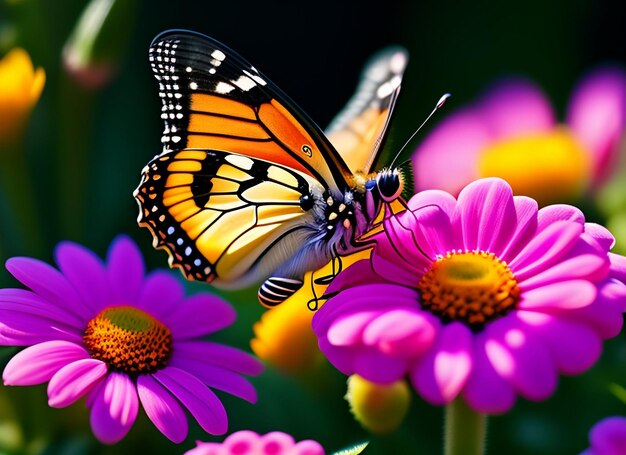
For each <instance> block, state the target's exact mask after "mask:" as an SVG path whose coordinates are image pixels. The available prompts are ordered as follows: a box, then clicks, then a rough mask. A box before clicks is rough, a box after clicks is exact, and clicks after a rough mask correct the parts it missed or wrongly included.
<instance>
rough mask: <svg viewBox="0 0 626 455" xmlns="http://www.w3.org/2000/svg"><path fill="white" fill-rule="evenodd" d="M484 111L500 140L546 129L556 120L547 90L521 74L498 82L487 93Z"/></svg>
mask: <svg viewBox="0 0 626 455" xmlns="http://www.w3.org/2000/svg"><path fill="white" fill-rule="evenodd" d="M480 113H481V114H482V115H483V116H484V119H485V120H484V121H485V124H486V125H488V127H489V130H490V134H491V135H492V137H494V138H495V139H496V140H499V139H509V138H511V137H516V136H522V135H525V134H536V133H542V132H545V131H548V130H550V129H552V127H553V126H554V124H555V119H554V113H553V112H552V107H551V106H550V103H549V102H548V100H547V99H546V97H545V95H544V94H543V92H542V91H541V90H539V88H537V87H536V86H535V85H534V84H533V83H531V82H530V81H527V80H524V79H521V78H515V79H513V78H512V79H509V80H505V81H501V82H500V83H498V84H495V85H494V86H493V88H491V89H490V90H489V92H488V93H487V94H486V95H485V96H484V98H483V101H482V102H481V106H480Z"/></svg>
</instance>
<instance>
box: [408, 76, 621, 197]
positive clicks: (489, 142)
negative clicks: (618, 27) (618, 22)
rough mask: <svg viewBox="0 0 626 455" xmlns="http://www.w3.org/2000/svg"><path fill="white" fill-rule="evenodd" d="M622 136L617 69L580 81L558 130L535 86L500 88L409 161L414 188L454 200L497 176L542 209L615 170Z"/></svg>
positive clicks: (517, 82) (437, 132)
mask: <svg viewBox="0 0 626 455" xmlns="http://www.w3.org/2000/svg"><path fill="white" fill-rule="evenodd" d="M625 130H626V73H625V72H624V71H623V70H622V69H620V68H604V69H600V70H596V71H595V72H593V73H590V74H589V75H587V76H586V77H585V78H584V79H583V80H582V82H581V83H580V84H579V85H578V86H577V87H576V89H575V90H574V93H573V95H572V97H571V100H570V103H569V107H568V111H567V117H566V122H565V124H561V125H560V124H557V121H556V117H555V114H554V112H553V110H552V107H551V106H550V103H549V101H548V100H547V99H546V97H545V96H544V94H543V93H542V92H541V90H540V89H538V88H537V87H536V86H535V85H534V84H532V83H531V82H529V81H526V80H523V79H512V80H508V81H503V82H501V83H500V84H497V85H495V86H494V87H492V88H491V90H489V91H488V92H487V93H486V94H485V95H484V96H483V97H482V98H481V99H480V100H479V101H478V102H477V103H476V104H474V105H473V106H469V107H466V108H463V109H461V110H460V111H458V112H456V113H454V114H452V115H450V116H448V117H447V118H446V119H445V120H444V121H443V122H441V124H440V125H439V126H437V127H436V128H435V129H434V130H433V131H432V132H431V133H430V134H429V136H428V137H427V138H426V140H424V141H423V142H422V144H421V145H420V146H419V147H418V149H417V150H416V151H415V153H414V155H413V164H414V165H415V166H414V167H415V180H416V189H418V190H424V189H442V190H445V191H448V192H449V193H451V194H453V195H456V194H458V192H459V191H460V190H461V188H463V187H464V186H465V185H466V184H468V183H469V182H471V181H472V180H475V179H477V178H480V177H501V178H504V179H505V180H507V181H508V182H509V183H510V184H511V185H512V187H513V189H514V192H515V194H525V195H529V196H532V197H535V198H536V199H537V200H539V201H540V202H541V203H542V204H547V203H553V202H560V201H563V200H574V199H576V198H578V197H580V196H581V195H583V194H584V193H585V192H587V191H589V190H590V189H594V188H597V187H598V185H599V184H601V183H602V182H603V181H604V180H605V179H606V178H607V177H608V176H609V175H610V173H611V171H613V170H614V169H615V164H616V163H617V160H618V155H619V141H620V138H621V137H622V135H623V133H624V131H625Z"/></svg>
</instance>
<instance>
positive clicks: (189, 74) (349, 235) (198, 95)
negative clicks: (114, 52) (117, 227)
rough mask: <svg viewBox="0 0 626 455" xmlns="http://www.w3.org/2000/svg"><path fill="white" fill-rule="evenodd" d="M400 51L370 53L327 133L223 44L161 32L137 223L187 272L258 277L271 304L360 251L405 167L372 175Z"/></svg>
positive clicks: (231, 278)
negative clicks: (152, 133) (157, 122)
mask: <svg viewBox="0 0 626 455" xmlns="http://www.w3.org/2000/svg"><path fill="white" fill-rule="evenodd" d="M407 60H408V58H407V54H406V52H405V51H404V50H403V49H402V48H389V49H386V50H384V51H381V52H380V53H379V54H377V55H376V56H375V57H374V58H373V59H372V60H371V62H370V63H369V64H368V65H367V66H366V68H365V70H364V72H363V78H362V81H361V83H360V85H359V86H358V88H357V91H356V94H355V95H354V96H353V98H352V99H351V100H350V101H349V102H348V104H347V106H346V107H345V108H344V110H343V111H342V112H340V114H339V115H338V116H337V117H336V118H335V120H334V121H333V122H332V123H331V125H330V126H329V128H328V129H327V132H326V134H324V133H323V132H322V131H321V130H320V128H318V127H317V126H316V125H315V123H313V121H312V120H310V119H309V117H308V116H307V115H306V114H305V113H304V112H303V111H302V110H301V109H300V108H298V107H297V106H296V104H295V103H294V102H293V101H291V99H290V98H288V97H287V95H285V94H284V93H283V92H282V91H281V90H280V89H279V88H278V87H277V86H276V85H274V84H273V83H272V82H270V81H269V80H268V79H267V78H266V77H265V76H264V75H262V74H261V73H260V72H259V71H257V70H256V69H255V68H254V67H253V66H252V65H250V64H249V63H248V62H247V61H246V60H244V59H243V58H242V57H240V56H239V55H238V54H237V53H236V52H234V51H232V50H231V49H229V48H228V47H226V46H224V45H223V44H221V43H219V42H217V41H216V40H214V39H212V38H209V37H207V36H204V35H202V34H199V33H195V32H189V31H180V30H172V31H166V32H163V33H162V34H160V35H158V36H157V37H156V38H155V39H154V40H153V42H152V44H151V45H150V50H149V61H150V65H151V67H152V71H153V73H154V77H155V78H156V80H157V82H158V85H159V96H160V98H161V100H162V112H161V118H162V119H163V120H164V123H165V128H164V131H163V136H162V138H161V142H162V144H163V151H162V153H161V154H159V155H157V156H156V157H155V158H154V159H153V160H152V161H151V162H150V163H148V164H147V165H146V166H145V167H144V169H143V171H142V180H141V183H140V184H139V186H138V188H137V189H136V190H135V193H134V195H135V198H136V199H137V202H138V204H139V217H138V222H139V224H140V226H143V227H147V228H148V229H149V230H150V231H151V232H152V235H153V240H154V241H153V244H154V246H155V247H157V248H163V249H165V250H166V251H167V252H168V253H169V263H170V266H173V267H178V268H180V269H181V270H182V271H183V273H184V274H185V275H186V277H187V278H188V279H192V280H201V281H207V282H213V283H214V284H217V285H220V286H222V287H241V286H245V285H248V284H250V283H252V282H255V281H260V280H262V279H266V280H265V283H264V284H263V285H262V286H261V288H260V290H259V300H260V301H261V303H262V304H264V305H266V306H273V305H276V304H278V303H280V302H281V301H283V300H284V299H286V298H287V297H288V296H289V295H291V294H292V293H293V292H295V291H296V290H297V289H298V288H299V287H300V286H301V284H302V281H301V278H302V276H303V274H304V273H305V272H306V271H309V270H314V269H317V268H319V267H321V266H322V265H324V264H326V263H327V262H328V261H329V260H330V259H331V258H333V257H335V256H337V255H343V254H347V253H349V252H351V251H354V250H357V249H359V248H362V244H360V243H359V237H360V236H362V235H363V234H364V233H365V232H367V231H368V230H369V229H370V228H371V227H372V224H373V223H374V220H375V219H376V218H377V216H378V215H379V214H380V213H381V208H382V207H383V205H384V204H385V203H389V202H392V201H394V200H396V199H398V198H399V197H400V194H401V192H402V191H403V188H404V178H403V175H402V174H401V173H400V172H399V171H398V170H397V169H384V170H382V171H380V172H377V173H376V172H374V171H373V170H374V169H376V166H377V165H378V161H379V158H380V155H381V143H382V142H383V140H384V138H385V134H386V131H387V127H388V124H389V121H390V118H391V113H392V110H393V107H394V105H395V102H396V99H397V97H398V94H399V91H400V83H401V79H402V75H403V72H404V70H405V68H406V64H407ZM338 150H339V151H340V152H341V153H339V152H338ZM268 277H269V278H268Z"/></svg>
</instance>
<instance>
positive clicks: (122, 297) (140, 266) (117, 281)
mask: <svg viewBox="0 0 626 455" xmlns="http://www.w3.org/2000/svg"><path fill="white" fill-rule="evenodd" d="M144 273H145V268H144V263H143V257H142V256H141V252H140V251H139V248H137V245H135V243H134V242H133V241H132V240H131V239H130V238H129V237H127V236H125V235H120V236H118V237H116V238H115V240H113V242H112V243H111V247H110V248H109V252H108V255H107V275H108V278H109V283H110V285H111V294H112V298H113V301H114V302H118V303H122V302H123V303H126V304H135V303H136V302H138V301H139V292H140V291H141V286H142V285H143V278H144Z"/></svg>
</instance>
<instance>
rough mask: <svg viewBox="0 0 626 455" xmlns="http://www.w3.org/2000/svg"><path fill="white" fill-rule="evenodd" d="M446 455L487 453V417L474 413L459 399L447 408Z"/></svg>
mask: <svg viewBox="0 0 626 455" xmlns="http://www.w3.org/2000/svg"><path fill="white" fill-rule="evenodd" d="M445 419H446V423H445V442H444V454H445V455H482V454H484V453H485V436H486V434H487V416H485V415H484V414H480V413H478V412H475V411H473V410H472V409H471V408H470V407H469V406H467V405H466V404H465V402H464V401H463V399H461V398H457V399H456V400H454V401H453V402H452V403H450V404H449V405H448V406H447V407H446V417H445Z"/></svg>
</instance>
